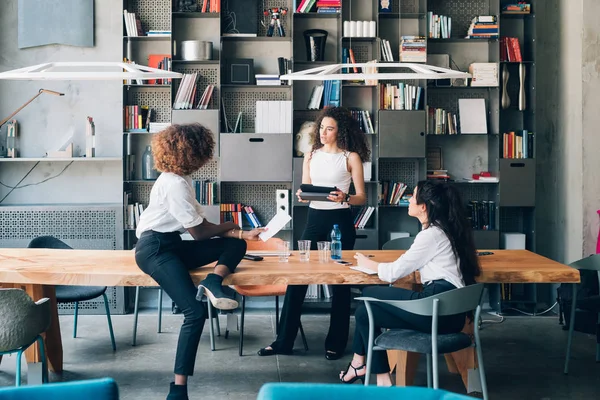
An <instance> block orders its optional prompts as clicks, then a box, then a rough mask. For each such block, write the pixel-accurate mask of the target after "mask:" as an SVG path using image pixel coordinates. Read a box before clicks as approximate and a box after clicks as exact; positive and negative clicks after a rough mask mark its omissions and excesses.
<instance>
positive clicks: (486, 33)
mask: <svg viewBox="0 0 600 400" xmlns="http://www.w3.org/2000/svg"><path fill="white" fill-rule="evenodd" d="M467 38H469V39H497V38H498V20H497V18H496V16H495V15H480V16H478V17H475V18H473V21H471V25H470V26H469V31H468V33H467Z"/></svg>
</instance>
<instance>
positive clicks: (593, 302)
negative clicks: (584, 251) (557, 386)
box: [564, 254, 600, 374]
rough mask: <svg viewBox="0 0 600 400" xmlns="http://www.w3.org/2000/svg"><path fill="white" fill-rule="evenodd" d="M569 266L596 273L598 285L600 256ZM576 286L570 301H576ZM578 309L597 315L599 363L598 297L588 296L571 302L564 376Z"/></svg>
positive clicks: (598, 355)
mask: <svg viewBox="0 0 600 400" xmlns="http://www.w3.org/2000/svg"><path fill="white" fill-rule="evenodd" d="M570 266H571V267H573V268H575V269H578V270H580V271H581V270H588V271H596V272H597V273H598V279H599V282H598V283H599V284H600V254H594V255H592V256H589V257H586V258H582V259H581V260H578V261H575V262H574V263H572V264H570ZM578 286H579V285H578V284H573V297H571V299H577V290H578ZM578 309H580V310H584V311H588V312H590V311H591V312H596V313H598V319H597V320H596V321H597V327H596V362H600V295H596V296H590V297H588V298H586V299H584V300H580V301H573V300H571V314H570V317H569V336H568V338H567V354H566V356H565V370H564V373H565V374H568V373H569V359H570V358H571V342H572V340H573V330H574V328H575V315H576V314H577V310H578Z"/></svg>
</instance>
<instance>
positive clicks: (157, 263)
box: [135, 124, 264, 400]
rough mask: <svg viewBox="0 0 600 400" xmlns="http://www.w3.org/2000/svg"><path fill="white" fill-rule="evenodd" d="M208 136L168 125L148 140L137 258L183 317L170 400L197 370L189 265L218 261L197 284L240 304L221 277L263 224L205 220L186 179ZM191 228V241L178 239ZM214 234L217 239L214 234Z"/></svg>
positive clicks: (198, 326) (221, 301)
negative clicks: (245, 226) (148, 174)
mask: <svg viewBox="0 0 600 400" xmlns="http://www.w3.org/2000/svg"><path fill="white" fill-rule="evenodd" d="M214 146H215V143H214V139H213V134H212V132H211V131H210V130H208V129H206V128H205V127H203V126H202V125H200V124H191V125H171V126H170V127H168V128H166V129H164V130H163V131H161V132H160V133H158V134H156V135H155V136H154V138H153V139H152V152H153V153H154V161H155V164H156V167H157V169H158V170H159V171H162V174H161V175H160V176H159V177H158V179H157V180H156V182H155V183H154V186H153V187H152V191H151V192H150V203H149V204H148V207H146V209H145V210H144V212H143V213H142V215H141V216H140V223H139V224H138V227H137V231H136V235H137V237H138V238H139V240H138V242H137V245H136V246H135V261H136V263H137V265H138V266H139V268H140V269H141V270H142V271H144V272H145V273H146V274H148V275H150V276H151V277H152V279H154V280H155V281H156V282H157V283H158V284H159V285H160V287H161V288H162V289H163V290H164V291H165V292H166V293H167V294H168V295H169V297H171V299H172V300H173V301H174V302H175V304H176V305H177V306H178V307H179V308H180V309H181V311H182V312H183V315H184V320H183V325H182V326H181V331H180V332H179V341H178V343H177V353H176V356H175V382H172V383H171V388H170V392H169V395H168V397H167V400H187V399H188V395H187V378H188V376H191V375H193V373H194V364H195V362H196V352H197V350H198V343H199V342H200V336H201V335H202V329H203V328H204V321H205V320H206V313H205V311H204V306H203V305H202V303H201V302H199V301H197V300H196V294H197V289H196V286H195V285H194V282H193V281H192V278H191V277H190V270H193V269H195V268H198V267H202V266H204V265H206V264H209V263H212V262H215V261H216V262H217V264H216V266H215V269H214V273H210V274H208V276H207V277H206V278H205V279H204V280H203V281H202V282H200V287H201V288H202V289H203V290H204V292H205V293H206V296H207V297H208V298H209V299H210V301H211V303H212V304H213V305H214V306H215V307H216V308H218V309H221V310H231V309H234V308H237V306H238V303H237V301H235V300H234V299H233V298H232V297H231V296H229V295H227V294H226V293H224V292H223V289H222V286H221V283H222V282H223V278H224V277H226V276H227V275H229V274H230V273H232V272H233V271H234V270H235V268H236V267H237V265H238V264H239V262H240V261H241V260H242V257H243V256H244V254H245V253H246V242H245V241H244V240H243V239H245V240H258V234H259V233H260V232H262V231H263V230H264V229H262V228H261V229H254V230H252V231H247V232H243V231H242V230H241V229H240V227H239V226H238V225H236V224H234V223H233V222H225V223H223V224H220V225H215V224H212V223H210V222H208V221H207V220H206V219H204V215H203V213H202V206H201V205H200V204H199V203H198V202H197V201H196V195H195V190H194V187H193V185H192V180H191V179H190V177H189V176H188V175H189V174H191V173H192V172H194V171H196V170H198V169H199V168H200V167H202V166H203V165H204V164H206V162H208V161H209V160H210V159H211V158H212V154H213V149H214ZM186 230H187V231H188V232H189V233H190V234H191V235H192V237H193V238H194V240H192V241H187V240H186V241H183V240H181V236H180V235H181V234H182V233H184V232H185V231H186ZM214 237H216V238H214Z"/></svg>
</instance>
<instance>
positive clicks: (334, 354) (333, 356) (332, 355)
mask: <svg viewBox="0 0 600 400" xmlns="http://www.w3.org/2000/svg"><path fill="white" fill-rule="evenodd" d="M343 355H344V352H343V351H333V350H326V351H325V358H326V359H328V360H329V361H333V360H339V359H340V358H342V357H343Z"/></svg>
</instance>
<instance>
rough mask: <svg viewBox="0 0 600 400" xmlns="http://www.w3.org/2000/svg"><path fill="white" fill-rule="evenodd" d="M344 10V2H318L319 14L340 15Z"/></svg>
mask: <svg viewBox="0 0 600 400" xmlns="http://www.w3.org/2000/svg"><path fill="white" fill-rule="evenodd" d="M341 9H342V2H341V1H340V0H318V1H317V12H318V13H325V14H331V13H340V11H341Z"/></svg>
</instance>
